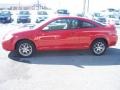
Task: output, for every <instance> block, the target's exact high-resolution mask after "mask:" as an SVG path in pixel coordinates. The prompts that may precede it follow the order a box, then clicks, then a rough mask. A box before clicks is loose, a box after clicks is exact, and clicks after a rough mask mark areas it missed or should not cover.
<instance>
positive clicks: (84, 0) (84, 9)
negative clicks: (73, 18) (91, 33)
mask: <svg viewBox="0 0 120 90" xmlns="http://www.w3.org/2000/svg"><path fill="white" fill-rule="evenodd" d="M85 13H86V0H83V16H85Z"/></svg>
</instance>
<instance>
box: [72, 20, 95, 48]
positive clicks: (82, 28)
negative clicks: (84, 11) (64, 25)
mask: <svg viewBox="0 0 120 90" xmlns="http://www.w3.org/2000/svg"><path fill="white" fill-rule="evenodd" d="M71 30H72V31H73V32H72V33H73V36H72V37H73V38H74V47H75V48H80V49H82V48H88V47H89V45H90V42H91V37H92V34H93V33H94V32H93V31H94V30H96V26H95V25H94V24H92V23H90V22H88V21H84V20H80V19H72V20H71Z"/></svg>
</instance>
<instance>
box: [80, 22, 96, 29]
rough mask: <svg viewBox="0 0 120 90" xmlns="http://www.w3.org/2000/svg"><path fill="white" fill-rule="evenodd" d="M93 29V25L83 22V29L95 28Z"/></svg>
mask: <svg viewBox="0 0 120 90" xmlns="http://www.w3.org/2000/svg"><path fill="white" fill-rule="evenodd" d="M93 27H95V25H94V24H91V23H89V22H85V21H83V22H82V28H93Z"/></svg>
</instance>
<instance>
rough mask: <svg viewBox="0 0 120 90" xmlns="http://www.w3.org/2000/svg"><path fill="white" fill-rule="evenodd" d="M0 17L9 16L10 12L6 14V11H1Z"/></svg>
mask: <svg viewBox="0 0 120 90" xmlns="http://www.w3.org/2000/svg"><path fill="white" fill-rule="evenodd" d="M0 15H10V12H8V11H2V12H0Z"/></svg>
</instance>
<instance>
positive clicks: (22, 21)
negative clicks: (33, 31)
mask: <svg viewBox="0 0 120 90" xmlns="http://www.w3.org/2000/svg"><path fill="white" fill-rule="evenodd" d="M17 22H18V23H30V22H31V20H30V19H29V18H28V19H17Z"/></svg>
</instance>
